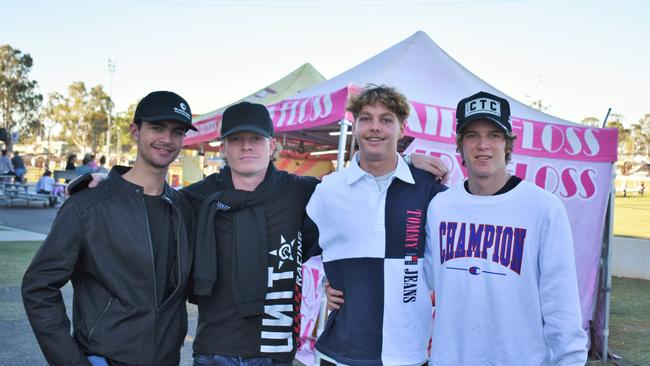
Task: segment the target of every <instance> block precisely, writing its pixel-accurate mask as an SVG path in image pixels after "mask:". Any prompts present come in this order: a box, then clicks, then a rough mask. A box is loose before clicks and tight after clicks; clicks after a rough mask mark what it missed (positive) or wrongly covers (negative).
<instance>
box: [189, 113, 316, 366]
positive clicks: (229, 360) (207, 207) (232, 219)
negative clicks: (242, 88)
mask: <svg viewBox="0 0 650 366" xmlns="http://www.w3.org/2000/svg"><path fill="white" fill-rule="evenodd" d="M221 138H222V141H223V153H224V155H225V158H226V161H227V165H226V167H225V168H224V169H222V170H221V172H220V174H214V175H211V176H209V177H207V178H205V179H204V180H203V181H201V182H198V183H195V184H193V185H191V186H189V187H187V188H185V189H183V192H184V193H186V194H187V195H188V197H189V198H190V201H192V203H193V204H194V206H195V207H196V208H197V209H199V208H200V212H199V221H198V231H197V233H198V235H197V244H196V254H195V268H194V275H193V280H194V290H195V294H196V295H199V296H198V297H197V300H198V301H197V302H198V306H199V322H198V327H197V334H196V338H195V340H194V364H195V365H291V364H292V361H293V358H294V355H295V350H296V346H297V342H298V334H297V332H296V329H299V327H300V326H299V324H300V323H299V315H300V311H299V310H300V294H301V292H300V289H301V284H302V281H301V266H302V263H303V260H306V257H307V253H308V252H309V251H310V249H311V247H312V246H313V243H314V241H315V239H316V235H317V233H316V231H315V230H314V228H313V227H309V226H307V225H304V222H305V206H306V205H307V201H308V200H309V197H310V196H311V194H312V192H313V190H314V187H315V186H316V184H317V183H318V180H317V179H316V178H312V177H300V176H296V175H293V174H289V173H287V172H284V171H278V170H277V169H276V168H275V166H274V165H273V163H272V162H271V155H272V154H273V152H274V150H275V148H276V142H275V139H274V138H273V123H272V121H271V118H270V117H269V113H268V111H267V109H266V108H265V107H264V106H263V105H261V104H253V103H249V102H242V103H239V104H235V105H233V106H231V107H229V108H228V109H226V110H225V112H224V114H223V121H222V126H221ZM215 259H216V261H215Z"/></svg>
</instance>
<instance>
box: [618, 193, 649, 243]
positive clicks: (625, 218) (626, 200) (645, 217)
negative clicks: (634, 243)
mask: <svg viewBox="0 0 650 366" xmlns="http://www.w3.org/2000/svg"><path fill="white" fill-rule="evenodd" d="M614 235H617V236H631V237H637V238H646V239H650V194H646V195H644V196H639V195H636V194H634V195H628V196H627V197H623V196H622V195H618V194H617V195H616V199H615V200H614Z"/></svg>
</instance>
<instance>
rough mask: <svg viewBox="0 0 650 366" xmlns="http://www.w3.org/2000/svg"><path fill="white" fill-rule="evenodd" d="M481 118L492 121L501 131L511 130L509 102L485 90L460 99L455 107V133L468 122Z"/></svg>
mask: <svg viewBox="0 0 650 366" xmlns="http://www.w3.org/2000/svg"><path fill="white" fill-rule="evenodd" d="M479 119H483V120H486V121H490V122H492V123H494V124H495V125H496V126H497V127H499V128H500V129H502V130H503V132H512V125H511V124H510V103H508V100H506V99H503V98H500V97H497V96H496V95H494V94H490V93H487V92H483V91H482V92H478V93H476V94H474V95H472V96H470V97H467V98H465V99H462V100H461V101H460V102H458V106H457V107H456V133H459V132H460V131H462V129H463V128H465V126H467V125H468V124H469V123H470V122H472V121H476V120H479Z"/></svg>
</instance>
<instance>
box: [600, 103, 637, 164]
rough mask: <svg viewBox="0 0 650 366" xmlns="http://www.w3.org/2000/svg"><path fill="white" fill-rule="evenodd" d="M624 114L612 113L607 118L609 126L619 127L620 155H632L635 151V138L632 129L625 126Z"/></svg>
mask: <svg viewBox="0 0 650 366" xmlns="http://www.w3.org/2000/svg"><path fill="white" fill-rule="evenodd" d="M623 119H624V117H623V115H622V114H619V113H612V114H611V115H610V116H609V119H608V120H607V125H606V126H607V127H610V128H616V129H618V153H619V155H631V154H633V153H634V140H633V139H632V136H631V131H630V130H629V129H627V128H625V126H623V122H622V121H623Z"/></svg>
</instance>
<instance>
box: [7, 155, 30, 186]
mask: <svg viewBox="0 0 650 366" xmlns="http://www.w3.org/2000/svg"><path fill="white" fill-rule="evenodd" d="M11 165H13V166H14V173H15V174H16V180H17V181H18V182H21V183H22V182H23V179H24V178H25V173H27V168H25V162H24V161H23V157H22V156H20V153H19V152H18V151H16V152H14V157H13V158H11Z"/></svg>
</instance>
